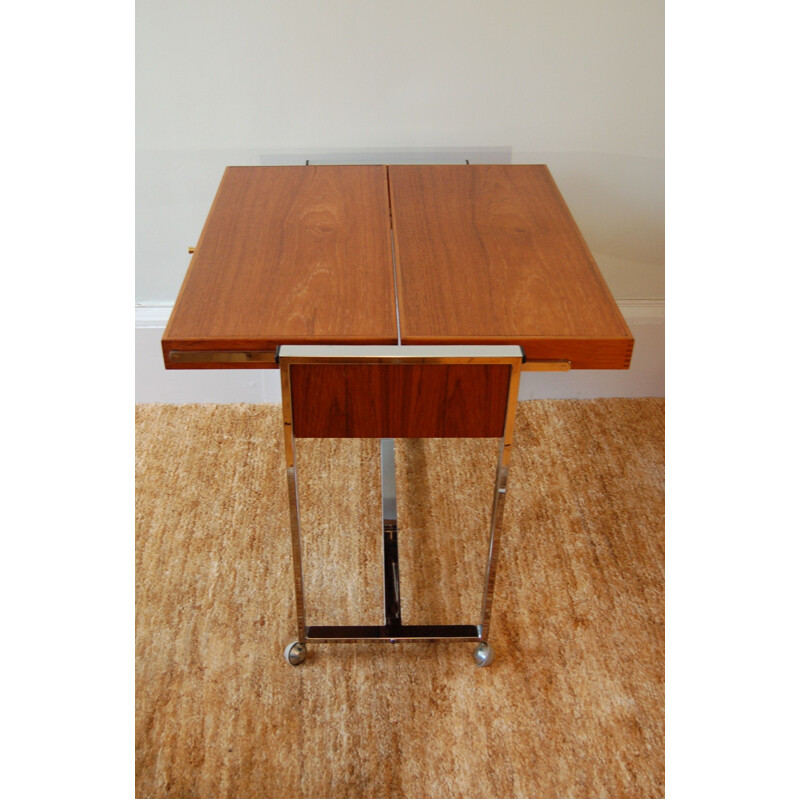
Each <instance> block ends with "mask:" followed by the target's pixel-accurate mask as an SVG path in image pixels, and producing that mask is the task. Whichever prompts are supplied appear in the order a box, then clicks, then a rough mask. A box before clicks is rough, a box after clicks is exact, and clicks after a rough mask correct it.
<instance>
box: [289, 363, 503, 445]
mask: <svg viewBox="0 0 800 800" xmlns="http://www.w3.org/2000/svg"><path fill="white" fill-rule="evenodd" d="M289 369H290V370H291V384H292V422H293V428H294V435H295V436H296V437H297V438H303V437H310V438H315V437H339V438H349V437H356V438H360V437H363V438H368V437H373V436H374V437H377V438H387V439H393V438H398V439H400V438H435V437H454V438H456V437H502V436H503V430H504V425H505V416H506V408H507V404H508V392H509V380H510V377H511V367H510V366H509V365H508V364H293V365H292V366H290V367H289Z"/></svg>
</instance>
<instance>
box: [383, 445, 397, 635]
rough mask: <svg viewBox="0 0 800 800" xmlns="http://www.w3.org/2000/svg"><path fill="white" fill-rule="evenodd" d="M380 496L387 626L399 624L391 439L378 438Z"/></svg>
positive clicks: (393, 465) (394, 489)
mask: <svg viewBox="0 0 800 800" xmlns="http://www.w3.org/2000/svg"><path fill="white" fill-rule="evenodd" d="M381 495H382V501H383V503H382V505H383V607H384V624H385V625H386V626H387V627H392V626H395V625H397V626H399V625H402V617H401V612H400V561H399V552H398V547H397V486H396V483H395V462H394V439H381Z"/></svg>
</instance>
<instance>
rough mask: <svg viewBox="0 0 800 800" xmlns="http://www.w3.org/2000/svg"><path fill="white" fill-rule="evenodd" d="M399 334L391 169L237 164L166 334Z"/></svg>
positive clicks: (286, 338) (226, 343)
mask: <svg viewBox="0 0 800 800" xmlns="http://www.w3.org/2000/svg"><path fill="white" fill-rule="evenodd" d="M289 342H291V343H294V344H300V343H309V344H311V343H314V342H328V343H346V344H394V343H396V342H397V321H396V313H395V296H394V277H393V269H392V250H391V233H390V225H389V199H388V189H387V185H386V168H385V167H382V166H348V167H337V166H321V167H311V166H308V167H228V168H227V169H226V170H225V174H224V176H223V178H222V182H221V184H220V187H219V190H218V192H217V196H216V198H215V200H214V203H213V206H212V208H211V211H210V212H209V215H208V219H207V220H206V224H205V227H204V228H203V232H202V234H201V236H200V239H199V241H198V242H197V246H196V250H195V254H194V256H193V258H192V261H191V263H190V266H189V270H188V272H187V275H186V278H185V280H184V283H183V287H182V288H181V291H180V294H179V295H178V299H177V301H176V303H175V307H174V309H173V312H172V316H171V318H170V321H169V323H168V325H167V328H166V330H165V333H164V337H163V339H162V347H163V350H164V359H165V364H166V366H167V367H168V368H174V369H199V368H215V369H218V368H220V367H226V366H228V367H230V366H233V367H234V368H239V369H241V368H247V367H255V368H261V369H263V368H264V367H265V366H274V365H273V364H268V363H263V362H261V363H238V364H233V365H225V364H220V363H203V362H189V363H172V362H171V361H170V358H169V353H170V351H172V350H194V351H205V350H222V351H229V350H255V351H265V350H266V351H269V350H274V349H275V347H276V345H279V344H282V343H289Z"/></svg>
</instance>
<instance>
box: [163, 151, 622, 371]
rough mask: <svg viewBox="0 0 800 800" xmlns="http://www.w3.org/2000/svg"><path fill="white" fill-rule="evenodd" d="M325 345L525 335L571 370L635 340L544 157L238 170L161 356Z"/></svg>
mask: <svg viewBox="0 0 800 800" xmlns="http://www.w3.org/2000/svg"><path fill="white" fill-rule="evenodd" d="M314 343H316V344H321V343H328V344H398V343H400V344H518V345H521V346H522V348H523V350H524V352H525V355H526V357H527V358H528V359H529V360H545V361H553V360H555V361H564V362H570V363H571V366H572V368H573V369H626V368H627V367H628V366H629V365H630V358H631V353H632V350H633V338H632V336H631V334H630V331H629V330H628V327H627V325H626V324H625V321H624V320H623V318H622V315H621V314H620V312H619V309H618V308H617V306H616V304H615V302H614V300H613V298H612V296H611V293H610V292H609V290H608V287H607V286H606V284H605V282H604V280H603V278H602V276H601V274H600V272H599V270H598V268H597V265H596V264H595V262H594V259H593V258H592V256H591V253H590V252H589V249H588V248H587V246H586V244H585V242H584V241H583V238H582V236H581V234H580V232H579V230H578V228H577V225H576V224H575V222H574V220H573V218H572V216H571V214H570V212H569V210H568V208H567V206H566V204H565V202H564V200H563V198H562V197H561V194H560V193H559V191H558V188H557V187H556V185H555V183H554V181H553V179H552V177H551V175H550V172H549V170H548V169H547V167H546V166H541V165H538V166H533V165H463V166H460V165H457V166H430V165H428V166H389V167H386V166H320V167H314V166H305V167H228V168H227V169H226V171H225V174H224V176H223V179H222V182H221V184H220V187H219V190H218V192H217V196H216V198H215V200H214V203H213V205H212V207H211V211H210V212H209V215H208V219H207V220H206V224H205V226H204V228H203V232H202V234H201V236H200V239H199V241H198V242H197V246H196V249H195V254H194V257H193V258H192V261H191V264H190V266H189V270H188V272H187V275H186V278H185V280H184V283H183V286H182V288H181V291H180V294H179V295H178V300H177V301H176V303H175V307H174V309H173V312H172V316H171V318H170V321H169V323H168V325H167V328H166V331H165V333H164V337H163V340H162V346H163V350H164V360H165V364H166V366H167V367H168V368H171V369H174V368H191V369H198V368H201V369H202V368H224V367H235V368H242V367H258V368H270V367H275V366H276V364H275V362H274V352H275V349H276V348H277V346H278V345H281V344H314Z"/></svg>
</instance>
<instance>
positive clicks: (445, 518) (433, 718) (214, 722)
mask: <svg viewBox="0 0 800 800" xmlns="http://www.w3.org/2000/svg"><path fill="white" fill-rule="evenodd" d="M136 423H137V503H136V513H137V519H136V523H137V524H136V531H137V540H136V587H137V598H136V653H137V665H136V796H137V797H214V798H216V797H237V798H245V797H248V798H258V797H418V798H422V797H476V798H480V797H662V796H663V795H664V401H663V400H659V399H614V400H583V401H581V400H577V401H572V400H558V401H529V402H524V403H520V405H519V411H518V417H517V428H516V434H515V444H514V451H513V454H512V458H511V473H510V479H509V493H508V499H507V502H506V511H505V524H504V532H503V538H502V548H501V552H500V560H499V565H498V571H497V583H496V591H495V599H494V608H493V615H492V626H491V640H492V643H493V645H494V648H495V651H496V658H495V662H494V663H493V664H492V665H491V666H489V667H486V668H480V669H479V668H477V667H476V666H475V665H474V662H473V660H472V650H473V648H474V645H473V644H470V643H465V642H425V643H398V644H394V645H392V644H382V643H374V644H317V645H314V644H312V645H310V646H309V656H308V659H307V660H306V662H305V663H304V664H302V665H300V666H299V667H292V666H289V665H288V664H287V663H286V662H285V661H284V659H283V648H284V647H285V645H286V644H287V643H289V642H290V641H292V640H293V639H294V638H296V636H295V627H296V626H295V620H294V601H293V594H292V592H293V586H292V568H291V546H290V540H289V525H288V521H289V517H288V501H287V487H286V478H285V465H284V453H283V440H282V432H281V421H280V412H279V409H278V407H277V406H269V405H266V406H251V405H197V406H166V405H142V406H138V407H137V409H136ZM496 452H497V450H496V443H495V442H494V441H487V440H406V441H398V442H397V483H398V517H399V541H400V580H401V596H402V602H403V620H404V622H408V623H420V624H422V623H468V624H475V623H477V621H478V615H479V613H480V603H481V591H482V586H483V569H484V564H485V558H486V544H487V534H488V526H489V512H490V503H491V495H492V480H493V468H494V461H495V458H496ZM298 468H299V471H300V474H301V483H300V503H301V514H302V523H303V536H304V558H305V562H304V569H305V577H306V586H307V594H308V598H307V599H308V616H309V619H308V622H309V624H356V623H360V624H379V623H380V622H382V615H381V609H382V592H383V587H382V554H381V547H382V546H381V505H380V480H379V474H380V473H379V470H380V464H379V446H378V442H377V441H375V440H302V441H300V442H299V454H298Z"/></svg>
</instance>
